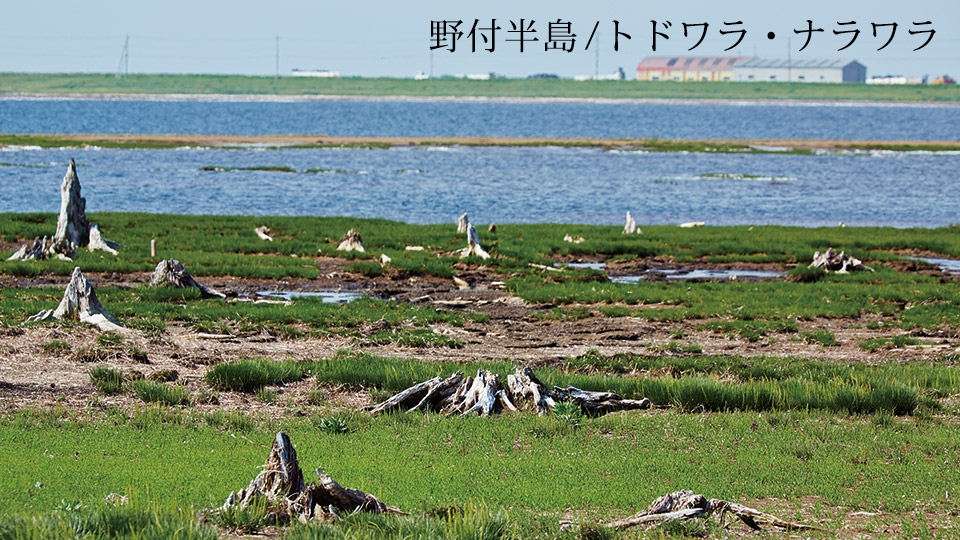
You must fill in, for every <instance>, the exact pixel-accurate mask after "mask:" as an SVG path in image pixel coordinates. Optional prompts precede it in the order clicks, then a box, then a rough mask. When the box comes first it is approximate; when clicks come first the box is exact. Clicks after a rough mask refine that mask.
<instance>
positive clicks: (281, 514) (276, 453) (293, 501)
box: [216, 431, 405, 524]
mask: <svg viewBox="0 0 960 540" xmlns="http://www.w3.org/2000/svg"><path fill="white" fill-rule="evenodd" d="M316 472H317V477H318V481H319V483H311V484H304V479H303V471H302V470H301V469H300V462H299V461H298V460H297V452H296V450H294V448H293V444H292V443H291V442H290V438H289V437H288V436H287V434H286V433H284V432H282V431H280V432H277V436H276V437H275V439H274V442H273V446H272V447H271V448H270V453H269V454H268V455H267V461H266V463H264V465H263V472H261V473H260V474H258V475H257V476H256V477H254V479H253V480H251V481H250V484H249V485H248V486H247V487H246V488H244V489H241V490H240V491H236V492H233V493H231V494H230V495H229V496H227V500H226V501H225V502H224V503H223V505H222V506H220V508H218V509H217V510H216V511H217V512H238V511H242V510H245V509H247V508H248V507H250V506H251V505H253V504H264V503H266V506H267V508H268V511H269V512H270V513H271V514H272V517H273V521H274V522H276V523H278V524H283V523H289V522H290V521H292V520H298V521H302V522H306V521H309V520H320V521H326V520H331V519H336V516H337V514H338V512H343V513H353V512H357V511H363V512H373V513H377V514H405V512H403V511H402V510H400V509H399V508H396V507H394V506H389V505H387V504H385V503H383V502H382V501H381V500H380V499H378V498H376V497H374V496H373V495H370V494H369V493H364V492H363V491H360V490H359V489H350V488H344V487H343V486H341V485H340V484H339V483H337V482H336V481H335V480H334V479H333V478H332V477H331V476H330V475H328V474H324V473H323V471H321V470H320V469H317V470H316Z"/></svg>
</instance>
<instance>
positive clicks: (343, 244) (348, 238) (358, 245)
mask: <svg viewBox="0 0 960 540" xmlns="http://www.w3.org/2000/svg"><path fill="white" fill-rule="evenodd" d="M337 251H360V252H364V251H366V250H365V249H363V241H362V240H361V239H360V233H358V232H357V231H356V230H355V229H350V230H349V231H347V232H346V233H345V234H344V235H343V236H342V237H341V238H340V244H339V245H337Z"/></svg>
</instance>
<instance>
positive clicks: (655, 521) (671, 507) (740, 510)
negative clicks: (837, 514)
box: [605, 490, 816, 530]
mask: <svg viewBox="0 0 960 540" xmlns="http://www.w3.org/2000/svg"><path fill="white" fill-rule="evenodd" d="M728 512H729V513H731V514H733V515H734V516H736V517H737V518H739V519H740V521H742V522H743V523H745V524H746V525H747V526H748V527H750V528H751V529H754V530H762V529H761V527H760V526H761V525H771V526H774V527H779V528H781V529H786V530H809V529H815V528H816V527H812V526H810V525H804V524H802V523H792V522H789V521H785V520H782V519H780V518H778V517H776V516H773V515H770V514H766V513H763V512H761V511H759V510H757V509H754V508H750V507H749V506H744V505H742V504H738V503H732V502H729V501H724V500H721V499H707V498H706V497H704V496H703V495H699V494H696V493H694V492H692V491H690V490H683V491H676V492H674V493H669V494H667V495H664V496H662V497H660V498H658V499H656V500H655V501H653V502H652V503H651V504H650V506H649V508H647V509H646V510H644V511H642V512H638V513H637V514H635V515H633V516H631V517H628V518H624V519H618V520H615V521H611V522H609V523H606V524H605V525H606V526H608V527H611V528H614V529H626V528H630V527H650V526H653V525H659V524H661V523H664V522H667V521H676V520H685V519H693V518H704V519H706V518H709V517H710V516H711V515H714V514H719V516H720V523H721V525H722V524H723V520H724V517H726V514H727V513H728Z"/></svg>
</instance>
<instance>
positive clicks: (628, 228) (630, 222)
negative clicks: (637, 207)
mask: <svg viewBox="0 0 960 540" xmlns="http://www.w3.org/2000/svg"><path fill="white" fill-rule="evenodd" d="M633 233H637V234H643V231H641V230H640V229H638V228H637V220H635V219H633V216H631V215H630V211H629V210H628V211H627V223H626V225H624V226H623V234H633Z"/></svg>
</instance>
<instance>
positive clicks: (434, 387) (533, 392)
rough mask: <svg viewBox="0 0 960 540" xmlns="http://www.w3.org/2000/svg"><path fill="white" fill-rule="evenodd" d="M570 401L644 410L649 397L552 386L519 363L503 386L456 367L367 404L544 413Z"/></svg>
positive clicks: (382, 408)
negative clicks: (627, 396)
mask: <svg viewBox="0 0 960 540" xmlns="http://www.w3.org/2000/svg"><path fill="white" fill-rule="evenodd" d="M565 401H569V402H573V403H576V404H577V405H579V406H580V410H581V411H583V412H584V414H587V415H590V416H600V415H604V414H607V413H610V412H615V411H625V410H632V409H647V408H649V407H650V406H651V403H650V400H649V399H646V398H644V399H642V400H632V399H623V398H621V397H620V396H618V395H617V394H615V393H613V392H590V391H586V390H580V389H579V388H574V387H572V386H570V387H567V388H556V387H555V388H554V389H553V390H550V389H548V388H547V387H546V385H544V384H543V383H542V382H541V381H540V379H538V378H537V376H536V375H534V373H533V370H532V369H530V368H529V367H523V368H518V369H517V371H516V372H515V373H513V374H511V375H508V376H507V387H506V388H504V387H503V386H502V384H501V382H500V377H499V376H497V375H496V374H494V373H491V372H489V371H487V370H484V369H479V370H477V375H476V377H466V378H464V377H463V374H462V373H460V372H457V373H454V374H453V375H451V376H449V377H447V378H445V379H444V378H441V377H434V378H433V379H430V380H428V381H425V382H422V383H419V384H415V385H413V386H411V387H409V388H407V389H406V390H403V391H401V392H399V393H397V394H395V395H394V396H392V397H390V398H389V399H387V400H386V401H384V402H382V403H380V404H377V405H375V406H373V407H371V408H370V411H371V413H372V414H375V415H376V414H379V413H381V412H393V411H408V412H409V411H418V410H426V411H436V412H443V413H446V414H460V415H462V416H467V415H470V414H473V413H477V414H479V415H481V416H490V415H494V414H499V413H501V412H503V411H504V410H508V411H519V410H529V411H531V412H535V413H537V414H540V415H543V414H546V413H548V412H550V410H551V409H553V408H555V407H556V405H557V403H559V402H565Z"/></svg>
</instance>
